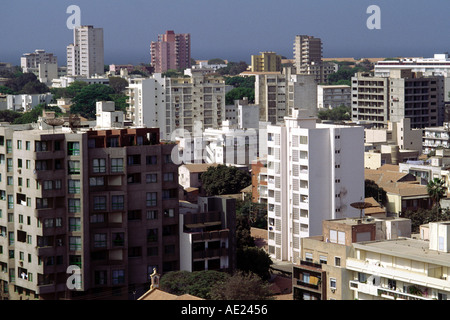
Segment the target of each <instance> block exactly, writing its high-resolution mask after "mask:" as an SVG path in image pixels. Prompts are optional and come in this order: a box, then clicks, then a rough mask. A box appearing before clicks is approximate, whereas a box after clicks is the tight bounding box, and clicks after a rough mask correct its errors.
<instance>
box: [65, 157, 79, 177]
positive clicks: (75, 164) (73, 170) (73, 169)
mask: <svg viewBox="0 0 450 320" xmlns="http://www.w3.org/2000/svg"><path fill="white" fill-rule="evenodd" d="M68 167H69V171H68V173H69V174H80V172H81V170H80V161H76V160H70V161H69V162H68Z"/></svg>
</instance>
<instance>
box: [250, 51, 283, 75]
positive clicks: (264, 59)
mask: <svg viewBox="0 0 450 320" xmlns="http://www.w3.org/2000/svg"><path fill="white" fill-rule="evenodd" d="M251 71H252V72H277V71H281V56H280V55H277V54H276V53H275V52H271V51H265V52H261V54H260V55H252V61H251Z"/></svg>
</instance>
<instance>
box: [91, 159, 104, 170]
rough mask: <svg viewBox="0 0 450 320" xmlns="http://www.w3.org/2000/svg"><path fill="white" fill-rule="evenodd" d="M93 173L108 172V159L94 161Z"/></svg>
mask: <svg viewBox="0 0 450 320" xmlns="http://www.w3.org/2000/svg"><path fill="white" fill-rule="evenodd" d="M92 172H93V173H104V172H106V159H103V158H101V159H92Z"/></svg>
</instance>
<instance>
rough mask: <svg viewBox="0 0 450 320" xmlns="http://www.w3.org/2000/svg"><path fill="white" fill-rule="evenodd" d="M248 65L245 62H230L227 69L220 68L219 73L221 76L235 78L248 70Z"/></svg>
mask: <svg viewBox="0 0 450 320" xmlns="http://www.w3.org/2000/svg"><path fill="white" fill-rule="evenodd" d="M247 68H248V64H247V63H246V62H244V61H239V62H232V61H230V62H228V63H227V66H226V67H223V68H220V69H218V70H217V73H218V74H220V75H231V76H235V75H237V74H239V73H241V72H244V71H245V70H247Z"/></svg>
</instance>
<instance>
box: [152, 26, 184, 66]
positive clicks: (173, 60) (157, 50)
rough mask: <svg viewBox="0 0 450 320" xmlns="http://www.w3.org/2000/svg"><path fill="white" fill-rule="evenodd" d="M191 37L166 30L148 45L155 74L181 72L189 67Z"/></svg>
mask: <svg viewBox="0 0 450 320" xmlns="http://www.w3.org/2000/svg"><path fill="white" fill-rule="evenodd" d="M190 41H191V36H190V34H189V33H175V32H174V31H173V30H167V31H166V33H164V34H160V35H158V41H152V42H151V45H150V54H151V64H152V66H153V67H154V68H155V72H156V73H162V72H166V71H167V70H169V69H174V70H183V69H186V68H189V67H190V66H191V42H190Z"/></svg>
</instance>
